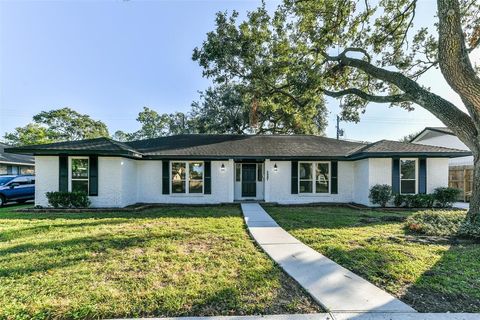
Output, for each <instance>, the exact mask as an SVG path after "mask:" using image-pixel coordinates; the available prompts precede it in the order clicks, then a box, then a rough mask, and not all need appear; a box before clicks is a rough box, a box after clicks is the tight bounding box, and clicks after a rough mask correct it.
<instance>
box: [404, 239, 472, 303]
mask: <svg viewBox="0 0 480 320" xmlns="http://www.w3.org/2000/svg"><path fill="white" fill-rule="evenodd" d="M478 257H480V246H479V245H478V244H477V245H475V244H470V245H463V246H462V245H452V246H451V247H450V249H449V250H448V251H446V252H445V253H444V254H443V256H442V258H441V259H440V260H439V261H438V262H437V263H436V264H435V265H434V266H433V267H432V268H431V269H430V270H428V271H426V272H424V273H423V274H422V275H421V276H420V277H419V278H418V279H417V280H416V281H415V283H413V284H412V285H410V286H409V287H408V288H407V289H406V290H405V292H404V293H403V294H402V296H401V297H400V298H401V299H402V300H403V301H405V302H406V303H408V304H410V305H412V306H413V307H414V308H415V309H417V310H418V311H420V312H480V276H479V275H480V262H479V260H478Z"/></svg>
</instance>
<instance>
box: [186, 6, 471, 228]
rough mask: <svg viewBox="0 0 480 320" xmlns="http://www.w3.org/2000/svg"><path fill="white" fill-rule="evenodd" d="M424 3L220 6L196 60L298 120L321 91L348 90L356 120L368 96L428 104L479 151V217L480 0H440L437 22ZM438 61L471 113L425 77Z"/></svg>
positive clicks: (347, 116)
mask: <svg viewBox="0 0 480 320" xmlns="http://www.w3.org/2000/svg"><path fill="white" fill-rule="evenodd" d="M417 5H418V1H417V0H379V1H376V2H373V1H371V0H343V1H341V3H339V1H338V0H284V2H283V4H281V5H280V6H279V7H278V9H277V10H276V11H275V12H274V13H273V14H271V15H270V14H269V13H268V12H267V10H266V9H265V6H261V7H260V8H258V9H257V10H255V11H253V12H250V13H249V14H248V16H247V19H246V20H245V21H243V22H240V23H239V22H238V21H237V19H238V14H237V13H236V12H234V13H233V14H232V15H228V14H226V13H218V14H217V16H216V21H215V22H216V26H215V29H214V30H213V31H211V32H209V33H208V34H207V39H206V40H205V42H204V43H203V45H202V47H201V48H196V49H195V50H194V53H193V59H194V60H195V61H198V63H199V64H200V66H202V67H203V75H204V76H206V77H209V78H211V79H212V80H213V81H214V82H215V83H216V84H222V83H226V82H229V83H232V82H234V83H238V84H241V85H242V86H243V87H245V88H246V89H247V91H248V93H249V96H250V99H253V101H257V103H258V105H259V106H260V108H264V107H265V105H267V106H269V107H270V108H272V107H273V106H275V107H276V108H277V109H275V112H286V113H288V114H289V115H291V116H292V117H296V118H298V119H304V118H306V120H308V119H312V118H314V117H313V115H315V114H319V115H320V117H321V116H324V115H325V114H326V113H325V111H324V110H325V104H324V96H330V97H334V98H341V97H344V100H343V101H344V103H343V110H342V117H343V119H344V120H352V121H359V114H360V113H362V112H364V110H365V108H366V107H367V105H368V103H369V102H377V103H388V104H390V105H391V106H392V107H400V108H404V109H407V110H412V109H413V106H414V105H415V104H416V105H419V106H421V107H423V108H425V109H426V110H428V111H430V112H431V113H432V114H433V115H435V116H436V117H437V118H438V119H440V120H441V121H442V122H443V123H444V124H445V125H447V126H448V127H449V128H450V129H451V130H452V131H453V132H454V133H455V134H456V135H457V136H458V137H459V138H460V139H461V140H462V141H463V142H464V143H465V144H466V145H467V146H468V147H469V148H470V149H471V150H472V152H473V155H474V163H475V170H474V174H475V178H474V188H473V195H472V199H471V202H470V211H469V214H468V217H469V220H470V221H471V222H477V223H479V224H480V138H479V137H480V135H479V132H480V120H479V119H480V77H479V74H478V70H475V68H474V67H473V66H472V63H471V61H470V57H469V53H471V52H472V51H473V50H474V49H475V48H478V47H479V45H480V4H479V1H478V0H437V12H434V11H433V10H432V12H431V14H432V16H433V15H435V16H436V18H437V19H438V24H436V25H435V28H433V29H432V28H430V29H429V28H428V26H425V27H422V26H421V23H422V21H417V20H415V18H416V17H418V15H416V11H417V10H418V9H417ZM414 23H419V25H420V26H419V27H417V26H415V27H414ZM432 68H440V70H441V72H442V74H443V77H444V78H445V80H446V82H447V83H448V84H449V85H450V87H451V88H452V89H453V90H454V91H455V92H456V93H457V94H458V95H459V96H460V97H461V99H462V101H463V104H464V106H465V108H466V110H467V112H463V111H462V109H461V108H459V107H458V106H456V105H455V104H454V103H452V102H450V101H448V100H446V99H444V98H442V97H441V96H439V95H437V94H435V93H433V92H431V91H430V90H429V89H428V88H425V87H423V86H421V85H420V84H419V83H418V78H419V77H420V76H422V75H423V74H424V73H425V72H427V71H428V70H430V69H432ZM267 108H268V107H267ZM272 110H273V109H272ZM318 111H320V112H318ZM320 120H321V119H320ZM321 123H322V122H320V123H319V124H321ZM320 128H321V126H320Z"/></svg>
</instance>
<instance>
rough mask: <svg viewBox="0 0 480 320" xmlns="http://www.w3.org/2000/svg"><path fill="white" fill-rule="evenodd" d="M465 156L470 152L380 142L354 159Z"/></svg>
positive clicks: (396, 142) (405, 143)
mask: <svg viewBox="0 0 480 320" xmlns="http://www.w3.org/2000/svg"><path fill="white" fill-rule="evenodd" d="M457 153H458V154H463V155H470V152H468V151H465V150H459V149H452V148H445V147H438V146H430V145H424V144H418V143H410V142H400V141H391V140H380V141H377V142H374V143H370V144H368V145H367V146H365V147H364V148H362V149H360V150H358V151H357V152H355V154H353V155H352V157H355V158H357V157H362V156H363V157H365V156H373V155H378V154H381V155H389V154H399V155H409V154H411V155H439V156H441V155H443V154H452V155H455V154H457Z"/></svg>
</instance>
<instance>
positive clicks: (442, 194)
mask: <svg viewBox="0 0 480 320" xmlns="http://www.w3.org/2000/svg"><path fill="white" fill-rule="evenodd" d="M459 193H460V190H458V189H455V188H443V187H441V188H436V189H435V190H434V191H433V196H434V197H435V200H436V201H437V203H438V205H439V206H440V207H442V208H446V207H450V206H451V205H452V203H453V202H455V201H456V199H457V196H458V194H459Z"/></svg>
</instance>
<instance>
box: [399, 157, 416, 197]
mask: <svg viewBox="0 0 480 320" xmlns="http://www.w3.org/2000/svg"><path fill="white" fill-rule="evenodd" d="M400 193H402V194H411V193H417V159H400Z"/></svg>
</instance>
